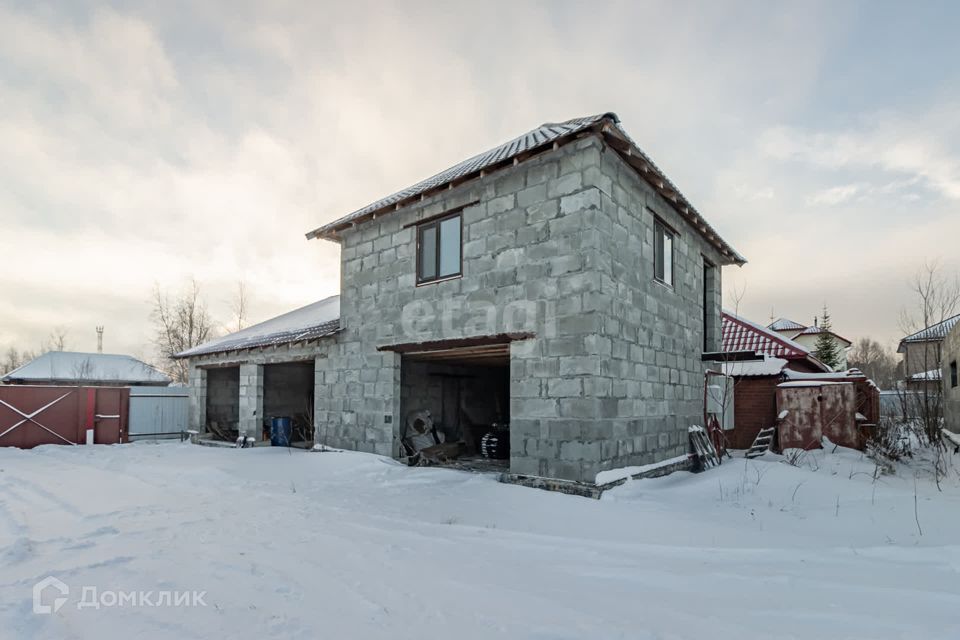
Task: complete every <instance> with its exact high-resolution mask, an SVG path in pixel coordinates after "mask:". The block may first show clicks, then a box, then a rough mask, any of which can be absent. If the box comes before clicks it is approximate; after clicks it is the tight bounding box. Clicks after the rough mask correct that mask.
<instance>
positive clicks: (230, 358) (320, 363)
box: [188, 335, 337, 439]
mask: <svg viewBox="0 0 960 640" xmlns="http://www.w3.org/2000/svg"><path fill="white" fill-rule="evenodd" d="M336 343H337V336H336V335H334V336H332V337H329V338H323V339H321V340H318V341H315V342H309V343H305V344H303V343H300V344H293V345H290V344H287V345H280V346H275V347H265V348H262V349H255V350H250V351H233V352H229V353H220V354H210V355H204V356H199V357H196V358H191V359H190V378H189V383H188V384H189V392H190V428H191V429H195V430H197V431H199V432H201V433H203V432H205V431H206V425H207V417H208V416H207V398H208V397H209V394H210V393H226V394H227V395H228V396H229V397H226V398H224V402H227V401H229V402H231V403H233V404H234V405H235V406H236V407H237V408H238V411H244V410H245V411H246V414H247V415H246V419H247V422H246V423H245V428H246V429H248V430H249V431H250V432H251V435H253V436H254V437H256V438H257V439H260V437H261V436H262V432H260V431H257V425H258V424H259V422H258V421H257V419H256V418H254V417H253V412H254V411H255V412H256V415H257V416H259V419H260V420H262V419H263V417H264V412H265V408H264V407H263V380H264V379H263V374H262V372H261V374H260V380H259V384H257V382H256V375H254V376H253V377H251V375H250V374H251V373H254V374H255V372H256V371H257V369H256V368H252V369H251V368H249V367H250V366H251V365H255V366H256V365H259V366H261V367H262V366H263V365H268V364H277V363H286V362H313V363H314V366H315V369H317V370H319V371H324V370H325V362H326V359H327V356H328V353H329V352H330V351H331V350H333V349H335V348H336ZM240 366H246V367H248V368H247V369H246V371H247V385H246V387H245V388H244V389H243V391H242V393H243V395H244V397H245V400H243V401H242V402H243V405H244V407H245V408H244V409H240V406H241V399H240V398H241V388H240V385H239V384H238V385H237V386H236V388H233V387H232V386H231V387H229V388H221V386H220V385H213V388H211V378H215V377H216V375H217V374H216V373H215V372H216V371H217V370H221V369H223V368H224V367H240ZM316 376H317V374H315V379H316ZM258 396H259V400H258ZM314 413H315V414H316V408H315V410H314ZM239 417H240V416H239V415H237V416H236V417H235V419H236V420H237V421H238V422H239ZM266 417H269V416H266ZM315 419H316V416H315ZM228 426H233V425H228Z"/></svg>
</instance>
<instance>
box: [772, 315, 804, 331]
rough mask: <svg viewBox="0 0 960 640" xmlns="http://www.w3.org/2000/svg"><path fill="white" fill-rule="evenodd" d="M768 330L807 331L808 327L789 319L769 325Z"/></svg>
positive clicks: (782, 319) (775, 321)
mask: <svg viewBox="0 0 960 640" xmlns="http://www.w3.org/2000/svg"><path fill="white" fill-rule="evenodd" d="M767 328H768V329H773V330H774V331H793V330H796V331H800V330H802V329H806V328H807V326H806V325H803V324H800V323H799V322H794V321H793V320H790V319H789V318H777V319H776V320H774V321H773V322H771V323H770V324H768V325H767Z"/></svg>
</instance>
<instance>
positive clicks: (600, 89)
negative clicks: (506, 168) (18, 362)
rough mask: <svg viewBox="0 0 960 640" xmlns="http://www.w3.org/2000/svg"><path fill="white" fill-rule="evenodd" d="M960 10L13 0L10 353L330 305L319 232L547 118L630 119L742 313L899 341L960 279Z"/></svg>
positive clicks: (7, 185) (128, 343) (6, 79)
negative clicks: (915, 301) (237, 292)
mask: <svg viewBox="0 0 960 640" xmlns="http://www.w3.org/2000/svg"><path fill="white" fill-rule="evenodd" d="M958 24H960V9H958V7H957V5H956V3H951V2H940V3H938V2H933V1H925V2H920V3H903V2H898V3H882V2H825V3H822V4H817V3H814V2H804V3H787V2H783V3H767V2H751V3H744V4H741V3H736V2H723V3H717V2H700V3H696V2H663V3H659V2H647V3H640V2H626V3H622V4H620V3H600V2H597V3H589V4H587V3H565V2H544V3H535V2H516V1H512V2H505V3H495V2H482V3H478V2H471V3H465V2H464V3H458V2H446V3H442V4H436V6H432V5H431V4H426V3H425V4H414V3H407V2H404V3H396V4H391V3H388V2H381V3H375V4H365V3H364V2H360V1H356V0H354V1H352V2H349V3H342V4H325V3H320V2H270V3H264V2H223V3H217V2H203V3H193V2H166V3H155V2H144V3H142V4H137V3H134V2H124V3H116V4H111V3H107V2H95V3H86V2H74V3H64V4H45V3H44V4H42V5H41V4H40V3H33V2H23V3H20V2H17V1H14V2H13V3H11V2H10V0H7V1H6V2H3V3H0V141H2V143H0V225H2V227H0V229H2V232H0V254H2V256H3V262H2V264H3V269H0V349H2V348H6V347H8V346H11V345H13V346H17V347H19V348H30V349H35V348H36V347H37V346H38V345H39V344H40V343H41V341H43V339H44V338H45V337H46V336H47V335H48V334H49V333H50V331H51V330H52V329H53V328H54V327H63V328H65V329H66V330H67V331H68V337H67V342H68V347H71V348H74V349H77V350H92V349H94V348H95V345H96V334H95V333H94V327H95V326H96V325H98V324H102V325H105V326H106V332H105V349H106V350H108V351H114V352H129V353H135V354H138V355H146V354H148V353H149V352H150V336H151V328H150V321H149V313H150V291H151V289H152V288H153V287H154V285H155V284H156V285H159V286H160V287H162V288H165V289H169V290H171V291H174V290H176V289H177V288H178V287H180V286H182V285H183V283H184V282H185V281H186V280H187V279H188V278H190V277H194V278H196V280H197V281H198V282H199V283H200V284H201V286H202V288H203V292H204V294H205V296H206V298H207V299H208V301H209V305H210V307H211V311H212V313H213V315H214V316H215V317H217V318H218V319H219V320H220V321H221V322H223V323H224V324H226V323H228V322H229V321H230V315H231V313H230V309H229V301H230V298H231V296H232V295H233V290H234V289H235V288H236V283H237V282H239V281H241V280H242V281H244V282H246V284H247V288H248V293H249V297H250V299H251V307H252V309H251V316H252V319H253V320H260V319H265V318H267V317H269V316H271V315H274V314H277V313H280V312H282V311H285V310H288V309H290V308H293V307H296V306H300V305H302V304H306V303H308V302H311V301H313V300H316V299H318V298H320V297H323V296H326V295H329V294H333V293H336V292H337V284H338V277H339V276H338V249H337V247H336V245H333V244H330V243H327V242H325V241H322V240H313V241H307V240H306V239H305V238H304V233H305V232H306V231H308V230H310V229H312V228H314V227H316V226H318V225H320V224H322V223H324V222H327V221H330V220H332V219H334V218H337V217H339V216H341V215H343V214H345V213H348V212H349V211H352V210H353V209H356V208H358V207H360V206H362V205H365V204H367V203H369V202H371V201H373V200H375V199H377V198H379V197H380V196H383V195H386V194H387V193H389V192H392V191H394V190H396V189H398V188H402V187H405V186H407V185H409V184H411V183H413V182H415V181H417V180H419V179H421V178H424V177H426V176H428V175H431V174H433V173H436V172H437V171H439V170H442V169H444V168H446V167H448V166H450V165H452V164H454V163H456V162H458V161H459V160H461V159H463V158H465V157H467V156H469V155H472V154H474V153H477V152H479V151H482V150H484V149H486V148H489V147H491V146H495V145H496V144H498V143H500V142H502V141H504V140H506V139H509V138H511V137H513V136H516V135H518V134H519V133H522V132H523V131H525V130H527V129H530V128H532V127H534V126H536V125H538V124H540V123H542V122H547V121H558V120H565V119H568V118H571V117H574V116H579V115H586V114H591V113H596V112H603V111H615V112H616V113H617V114H619V116H620V118H621V121H622V123H623V125H624V126H625V127H626V129H627V130H628V131H629V132H630V133H631V135H632V137H633V138H634V139H635V140H637V142H638V143H639V144H640V145H641V146H642V147H643V148H644V149H645V150H646V151H647V152H648V153H649V154H650V155H651V156H652V157H653V158H654V159H655V160H656V162H657V163H658V164H659V165H660V166H661V167H662V168H663V169H664V170H665V171H666V172H667V174H668V175H669V176H671V178H672V179H673V180H674V181H675V182H676V183H677V185H678V186H680V188H681V189H682V190H683V191H684V193H685V194H686V195H687V197H688V198H689V199H690V200H691V201H692V202H694V203H695V204H696V205H697V207H698V208H699V209H700V211H701V212H703V213H704V215H706V217H707V218H708V219H709V220H710V221H711V223H713V225H714V226H715V227H716V228H717V229H718V230H719V231H720V232H721V233H722V234H723V235H724V237H725V238H726V239H727V240H728V241H730V242H731V243H732V244H733V245H734V246H735V247H736V248H737V249H738V250H739V251H740V252H741V253H743V254H744V255H745V256H746V257H747V258H748V259H749V261H750V263H749V264H748V265H747V266H746V267H744V268H742V269H736V268H732V269H728V270H727V271H726V272H725V280H726V281H725V289H726V292H725V293H726V295H725V297H726V299H727V300H728V301H729V300H730V293H731V292H732V290H733V289H734V288H736V289H737V290H738V291H740V292H742V300H741V302H740V311H741V313H743V314H744V315H747V316H748V317H752V318H753V319H755V320H758V321H767V320H768V318H769V316H770V314H771V310H772V311H773V313H775V314H776V315H777V316H781V315H782V316H787V317H791V318H793V319H796V320H799V321H810V320H812V316H813V315H814V314H817V313H819V311H820V308H821V307H822V305H823V304H824V303H826V304H827V305H829V307H830V309H831V312H832V315H833V316H834V327H835V329H836V330H837V331H838V332H839V333H841V334H843V335H846V336H847V337H850V338H856V337H859V336H863V335H870V336H873V337H877V338H879V339H881V340H883V341H885V342H888V343H892V342H893V341H894V339H895V338H896V337H897V335H898V333H899V331H898V314H899V310H900V308H901V307H903V306H904V305H905V304H907V303H908V302H909V292H908V279H909V278H910V276H911V274H912V273H913V272H914V271H915V270H916V269H917V268H918V267H919V266H920V265H921V264H922V263H923V262H924V260H926V259H931V258H938V259H940V261H941V263H942V264H943V266H944V268H946V269H947V270H949V271H956V270H957V269H958V268H960V82H958V80H960V71H958V66H957V64H956V62H957V60H960V39H958V38H957V37H956V31H957V26H958Z"/></svg>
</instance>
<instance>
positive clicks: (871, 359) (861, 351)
mask: <svg viewBox="0 0 960 640" xmlns="http://www.w3.org/2000/svg"><path fill="white" fill-rule="evenodd" d="M847 364H848V366H850V367H851V368H854V369H859V370H860V371H862V372H863V373H864V375H866V376H867V377H868V378H870V379H871V380H873V381H874V382H875V383H877V386H878V387H880V388H881V389H892V388H893V387H894V386H895V385H896V382H897V358H896V357H895V356H894V355H893V353H892V352H891V351H890V349H888V348H886V347H885V346H883V345H882V344H880V343H879V342H878V341H876V340H874V339H873V338H867V337H864V338H860V339H859V340H857V342H856V343H855V344H854V345H853V348H852V349H850V354H849V355H848V356H847Z"/></svg>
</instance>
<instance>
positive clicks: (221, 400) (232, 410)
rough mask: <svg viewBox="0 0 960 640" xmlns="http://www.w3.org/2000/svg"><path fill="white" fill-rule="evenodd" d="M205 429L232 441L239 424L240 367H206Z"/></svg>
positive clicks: (217, 437) (220, 437)
mask: <svg viewBox="0 0 960 640" xmlns="http://www.w3.org/2000/svg"><path fill="white" fill-rule="evenodd" d="M205 426H206V428H207V431H208V432H209V433H211V434H213V436H214V437H215V438H216V439H218V440H226V441H228V442H233V441H235V440H236V439H237V435H238V434H239V426H240V367H239V366H236V367H217V368H215V369H207V424H206V425H205Z"/></svg>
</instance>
